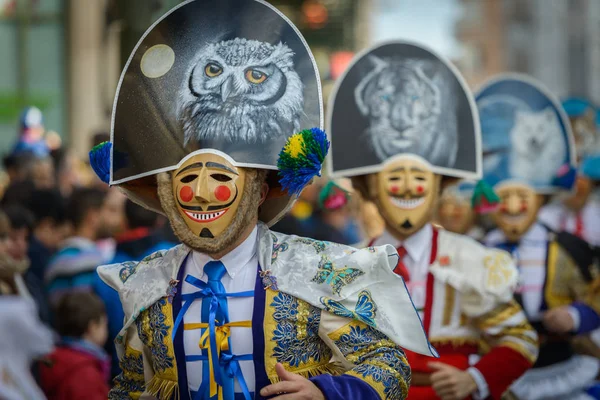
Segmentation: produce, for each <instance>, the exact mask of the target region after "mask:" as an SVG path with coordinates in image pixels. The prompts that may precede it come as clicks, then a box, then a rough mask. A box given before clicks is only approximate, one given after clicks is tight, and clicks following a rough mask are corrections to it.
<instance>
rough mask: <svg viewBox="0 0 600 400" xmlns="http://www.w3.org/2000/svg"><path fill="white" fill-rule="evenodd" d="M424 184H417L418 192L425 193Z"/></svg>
mask: <svg viewBox="0 0 600 400" xmlns="http://www.w3.org/2000/svg"><path fill="white" fill-rule="evenodd" d="M423 190H425V189H423V186H417V193H423Z"/></svg>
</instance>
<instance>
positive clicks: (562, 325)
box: [543, 306, 575, 334]
mask: <svg viewBox="0 0 600 400" xmlns="http://www.w3.org/2000/svg"><path fill="white" fill-rule="evenodd" d="M543 322H544V326H545V327H546V329H548V330H549V331H550V332H554V333H561V334H562V333H569V332H572V331H573V330H575V321H573V317H571V313H570V312H569V307H568V306H563V307H557V308H553V309H552V310H548V311H546V312H545V313H544V316H543Z"/></svg>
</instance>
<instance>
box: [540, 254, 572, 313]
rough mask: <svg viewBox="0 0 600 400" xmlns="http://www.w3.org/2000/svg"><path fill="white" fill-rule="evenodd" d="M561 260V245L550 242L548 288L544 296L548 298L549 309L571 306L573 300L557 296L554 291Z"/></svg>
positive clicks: (547, 271) (547, 274) (547, 269)
mask: <svg viewBox="0 0 600 400" xmlns="http://www.w3.org/2000/svg"><path fill="white" fill-rule="evenodd" d="M558 258H559V245H558V243H556V242H550V245H549V246H548V265H547V267H546V287H545V288H544V295H545V297H546V303H547V304H548V308H551V309H552V308H555V307H560V306H564V305H568V304H571V302H572V299H571V298H570V297H568V296H561V295H559V294H555V293H554V291H553V288H554V285H555V281H556V277H557V274H558V272H559V271H557V265H556V264H557V261H558Z"/></svg>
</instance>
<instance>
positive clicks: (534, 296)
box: [476, 75, 600, 400]
mask: <svg viewBox="0 0 600 400" xmlns="http://www.w3.org/2000/svg"><path fill="white" fill-rule="evenodd" d="M476 100H477V105H478V108H479V115H480V118H481V126H482V137H483V149H484V154H486V156H485V157H484V160H483V166H484V178H485V180H486V182H487V183H488V184H490V185H493V187H494V189H495V191H496V193H497V195H498V196H499V198H500V206H499V208H498V210H497V211H496V212H495V213H494V215H493V218H494V221H495V223H496V224H497V226H498V229H496V230H494V231H492V232H490V233H489V234H488V236H487V237H486V240H485V242H486V244H488V245H490V246H493V247H497V248H502V249H504V250H508V251H510V252H511V253H512V255H513V257H514V258H515V260H516V263H517V267H518V268H519V272H520V280H519V289H518V290H517V294H516V299H517V300H518V301H519V303H520V304H521V305H522V307H523V309H524V310H525V313H526V314H527V318H528V319H529V321H530V322H531V324H532V325H533V326H534V328H535V329H536V331H537V332H538V335H539V337H540V355H539V358H538V360H537V362H536V364H535V365H534V367H533V369H531V370H530V371H528V372H527V373H526V374H525V375H524V376H523V377H521V378H520V379H519V380H518V381H517V382H515V384H514V385H513V386H512V387H511V390H510V392H511V395H512V396H514V397H516V398H518V399H522V400H525V399H526V400H536V399H586V398H589V397H588V396H587V395H586V394H585V393H584V392H583V389H584V388H585V387H586V386H588V385H589V384H590V383H592V382H593V380H594V378H595V377H596V374H597V373H598V360H596V359H594V358H592V357H585V356H575V355H574V353H573V349H572V348H571V345H570V341H569V339H570V337H571V336H572V335H573V334H582V333H586V332H590V331H591V330H592V329H594V328H596V327H598V324H599V323H600V318H599V317H598V314H597V312H598V310H600V298H599V297H597V296H595V297H594V296H593V293H590V290H589V286H590V282H591V281H592V280H593V279H594V277H593V271H592V270H591V269H590V268H589V265H580V264H578V263H576V262H575V260H574V259H573V258H572V255H571V254H569V251H568V249H567V248H565V246H563V245H561V240H559V236H558V235H557V234H555V233H554V232H552V231H551V230H549V229H548V228H547V227H546V226H544V225H543V224H541V223H538V222H536V221H537V214H538V211H539V209H540V206H541V205H542V203H543V202H544V200H545V196H547V195H550V194H554V193H557V192H558V191H560V190H568V189H570V188H571V186H572V185H573V182H574V180H575V169H574V165H575V155H574V152H573V139H572V136H571V130H570V125H569V121H568V120H567V118H566V116H565V114H564V112H563V110H562V108H561V105H560V103H559V102H558V100H556V99H555V98H554V97H553V96H552V94H551V93H549V92H548V90H547V89H546V88H544V87H543V86H542V85H541V84H539V83H538V82H535V81H534V80H533V79H530V78H529V77H526V76H522V75H505V76H500V77H497V78H494V79H492V80H490V81H489V82H487V83H485V84H484V86H483V87H482V88H481V90H480V91H479V92H478V94H477V96H476Z"/></svg>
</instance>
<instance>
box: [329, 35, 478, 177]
mask: <svg viewBox="0 0 600 400" xmlns="http://www.w3.org/2000/svg"><path fill="white" fill-rule="evenodd" d="M327 120H328V129H329V133H330V136H331V143H332V150H331V153H330V159H329V162H328V168H329V171H330V173H331V175H332V176H333V177H350V176H356V175H363V174H370V173H377V172H379V171H380V170H381V169H382V167H383V165H384V164H385V162H386V161H388V160H389V159H391V158H393V157H395V156H398V155H401V154H412V155H417V156H420V157H422V158H424V159H425V160H427V161H428V162H429V163H430V164H431V165H432V168H433V170H434V172H436V173H439V174H443V175H448V176H454V177H458V178H471V179H477V178H479V177H480V174H481V150H480V132H479V121H478V117H477V107H476V106H475V101H474V99H473V97H472V95H471V93H470V91H469V88H468V86H467V84H466V83H465V81H464V79H463V78H462V76H461V75H460V73H459V72H458V70H457V69H456V68H455V67H454V65H452V64H451V63H450V62H449V61H447V60H446V59H444V58H443V57H441V56H439V55H438V54H436V53H435V52H433V51H432V50H430V49H427V48H425V47H423V46H421V45H417V44H413V43H408V42H403V41H392V42H386V43H382V44H378V45H375V46H374V47H372V48H370V49H367V50H365V51H363V52H362V53H360V54H358V55H357V56H356V57H355V58H354V60H353V61H352V63H351V65H350V67H349V68H348V69H347V70H346V72H345V73H344V75H343V76H342V77H341V78H340V79H339V80H338V81H337V84H336V87H335V89H334V92H333V94H332V96H331V98H330V102H329V107H328V117H327Z"/></svg>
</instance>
